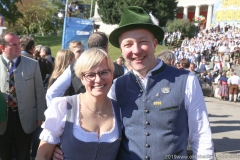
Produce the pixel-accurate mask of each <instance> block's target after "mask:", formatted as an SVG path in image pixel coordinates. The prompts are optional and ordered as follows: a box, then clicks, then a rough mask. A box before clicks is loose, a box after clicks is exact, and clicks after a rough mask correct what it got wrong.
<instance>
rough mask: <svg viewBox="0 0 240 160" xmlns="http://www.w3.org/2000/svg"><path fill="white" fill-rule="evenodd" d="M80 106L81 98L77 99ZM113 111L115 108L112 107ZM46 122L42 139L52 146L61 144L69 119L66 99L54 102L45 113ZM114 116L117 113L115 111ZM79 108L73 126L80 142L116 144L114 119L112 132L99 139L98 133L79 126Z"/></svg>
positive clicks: (59, 98)
mask: <svg viewBox="0 0 240 160" xmlns="http://www.w3.org/2000/svg"><path fill="white" fill-rule="evenodd" d="M77 104H79V96H78V99H77ZM112 110H113V107H112ZM44 114H45V116H46V121H45V122H44V123H43V124H42V128H43V131H42V133H41V134H40V137H39V138H40V139H41V140H42V141H45V142H47V143H50V144H58V143H60V136H61V135H62V133H63V131H64V127H65V122H66V118H67V100H66V97H57V98H54V99H53V100H52V103H51V106H50V107H48V109H47V110H46V111H45V112H44ZM113 115H114V117H115V113H114V110H113ZM79 119H80V117H79V107H77V110H76V116H75V121H74V124H73V135H74V137H75V138H77V139H78V140H81V141H83V142H109V143H110V142H114V141H115V140H117V139H118V125H117V123H116V121H115V118H113V127H112V129H111V130H110V131H108V132H104V133H101V135H100V137H99V138H98V133H96V132H87V131H85V130H84V129H83V128H82V127H81V125H80V124H79Z"/></svg>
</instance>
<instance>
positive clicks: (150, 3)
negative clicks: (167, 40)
mask: <svg viewBox="0 0 240 160" xmlns="http://www.w3.org/2000/svg"><path fill="white" fill-rule="evenodd" d="M98 6H99V10H98V13H99V15H100V17H101V18H102V21H103V22H104V23H107V24H118V23H119V22H120V19H121V15H122V13H123V10H124V8H126V7H127V6H139V7H142V8H144V9H145V10H146V11H147V12H148V13H149V12H152V14H153V15H154V16H155V17H156V18H157V19H158V20H159V22H160V23H159V25H160V26H165V25H166V22H167V20H169V19H174V17H175V12H176V8H177V2H176V0H138V1H136V0H121V1H113V0H98Z"/></svg>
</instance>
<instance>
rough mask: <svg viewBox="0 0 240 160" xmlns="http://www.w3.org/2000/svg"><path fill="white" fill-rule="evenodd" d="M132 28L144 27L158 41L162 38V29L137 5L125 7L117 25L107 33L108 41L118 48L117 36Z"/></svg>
mask: <svg viewBox="0 0 240 160" xmlns="http://www.w3.org/2000/svg"><path fill="white" fill-rule="evenodd" d="M133 29H146V30H148V31H149V32H151V33H152V34H153V35H154V36H155V38H156V39H157V40H158V42H161V41H162V40H163V30H162V28H160V27H159V26H157V25H155V24H153V22H152V20H151V17H150V16H149V15H148V14H147V12H146V11H145V10H143V8H141V7H137V6H129V7H127V8H125V10H124V12H123V14H122V17H121V21H120V24H119V27H118V28H117V29H115V30H113V31H112V33H111V34H110V35H109V41H110V43H111V44H112V45H113V46H115V47H117V48H119V47H120V45H119V41H118V39H119V37H120V36H121V34H122V33H124V32H126V31H129V30H133Z"/></svg>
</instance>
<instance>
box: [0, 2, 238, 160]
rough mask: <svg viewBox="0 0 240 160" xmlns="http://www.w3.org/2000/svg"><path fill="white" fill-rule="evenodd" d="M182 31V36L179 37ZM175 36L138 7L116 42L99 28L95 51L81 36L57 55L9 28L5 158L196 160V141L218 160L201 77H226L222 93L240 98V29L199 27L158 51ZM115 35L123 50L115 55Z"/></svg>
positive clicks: (2, 45) (0, 147)
mask: <svg viewBox="0 0 240 160" xmlns="http://www.w3.org/2000/svg"><path fill="white" fill-rule="evenodd" d="M130 17H131V18H130ZM132 21H134V22H132ZM142 24H144V25H142ZM238 35H239V37H238ZM181 36H182V35H181V32H180V30H178V31H177V32H176V33H175V34H174V38H177V40H178V43H180V42H181ZM179 37H180V38H179ZM168 39H169V35H166V33H165V34H164V32H163V30H162V29H161V28H160V27H158V26H156V25H154V24H153V22H152V20H151V18H150V17H149V15H148V13H147V12H146V11H144V10H143V9H142V8H140V7H136V6H129V7H127V8H126V9H125V11H124V13H123V14H122V17H121V22H120V25H119V28H117V29H115V30H114V31H113V32H112V33H111V34H110V35H109V39H108V37H107V36H106V34H104V33H102V32H94V33H93V34H92V35H91V36H90V37H89V39H88V50H85V51H84V46H83V44H82V43H81V42H78V41H72V42H70V44H69V50H60V51H58V52H57V55H56V57H55V58H53V57H52V56H51V54H52V53H51V49H50V47H48V46H41V45H37V46H35V44H34V39H33V38H31V37H27V36H26V37H22V38H21V39H20V38H19V37H18V36H17V35H16V34H14V33H9V32H7V33H4V34H2V35H1V37H0V49H1V51H2V55H1V56H0V59H1V60H0V70H1V71H0V77H1V82H0V89H1V94H3V95H4V98H5V101H6V102H7V103H6V106H5V108H4V107H1V108H0V109H1V111H4V112H5V113H6V115H7V116H6V119H5V120H3V121H0V159H1V160H8V159H12V158H13V156H15V157H16V159H26V160H27V159H30V150H31V157H32V159H35V158H36V160H40V159H41V160H42V159H51V158H52V159H55V160H56V159H72V160H73V159H79V157H81V158H82V159H88V160H89V159H90V160H91V159H97V160H101V159H104V160H108V159H109V160H114V159H119V160H125V159H127V160H140V159H166V155H168V156H169V157H167V159H168V158H170V157H173V158H172V159H174V156H183V157H185V158H183V159H188V156H187V145H188V143H190V145H191V147H192V151H193V156H195V157H197V156H198V155H200V156H204V157H205V159H208V160H212V159H214V157H213V155H214V146H213V142H212V135H211V128H210V125H209V120H208V113H207V110H206V104H205V101H204V95H203V86H201V85H202V84H201V83H199V82H201V80H202V81H204V82H205V83H207V84H209V85H210V86H212V85H213V84H214V83H215V81H216V80H217V84H218V85H219V95H220V96H221V99H222V100H227V99H228V100H230V101H231V100H233V101H236V100H237V94H238V89H239V87H240V78H239V77H238V76H237V75H236V72H235V71H234V69H233V67H235V68H236V67H238V65H239V61H238V56H239V55H238V47H239V46H238V45H239V44H240V34H238V30H237V29H236V28H234V27H232V26H229V27H228V30H227V31H224V32H223V31H221V30H218V28H217V29H211V30H207V31H206V32H199V33H198V34H197V36H196V37H194V38H191V39H189V38H188V37H185V38H184V40H183V41H182V43H181V47H180V48H175V49H174V50H172V51H164V52H161V53H160V54H159V55H157V57H155V55H154V53H155V50H156V47H157V45H158V44H159V42H162V41H163V40H168ZM109 41H110V43H111V44H112V45H113V46H115V47H117V48H119V49H121V51H122V56H121V57H119V58H118V59H117V60H116V61H115V62H113V61H112V60H111V59H110V57H109V55H108V42H109ZM170 41H171V35H170ZM209 63H212V65H213V68H211V67H210V66H209ZM219 75H220V76H219ZM200 84H201V85H200ZM4 109H5V110H4ZM44 114H45V117H44ZM156 133H157V134H156ZM39 138H40V139H39ZM40 140H41V142H40Z"/></svg>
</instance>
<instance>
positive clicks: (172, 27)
mask: <svg viewBox="0 0 240 160" xmlns="http://www.w3.org/2000/svg"><path fill="white" fill-rule="evenodd" d="M178 29H179V30H180V31H181V33H182V35H183V36H188V37H190V38H191V37H193V36H194V33H195V32H196V26H195V25H194V23H192V22H190V21H189V19H176V20H174V21H172V20H170V21H168V22H167V24H166V31H167V32H174V31H177V30H178Z"/></svg>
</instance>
